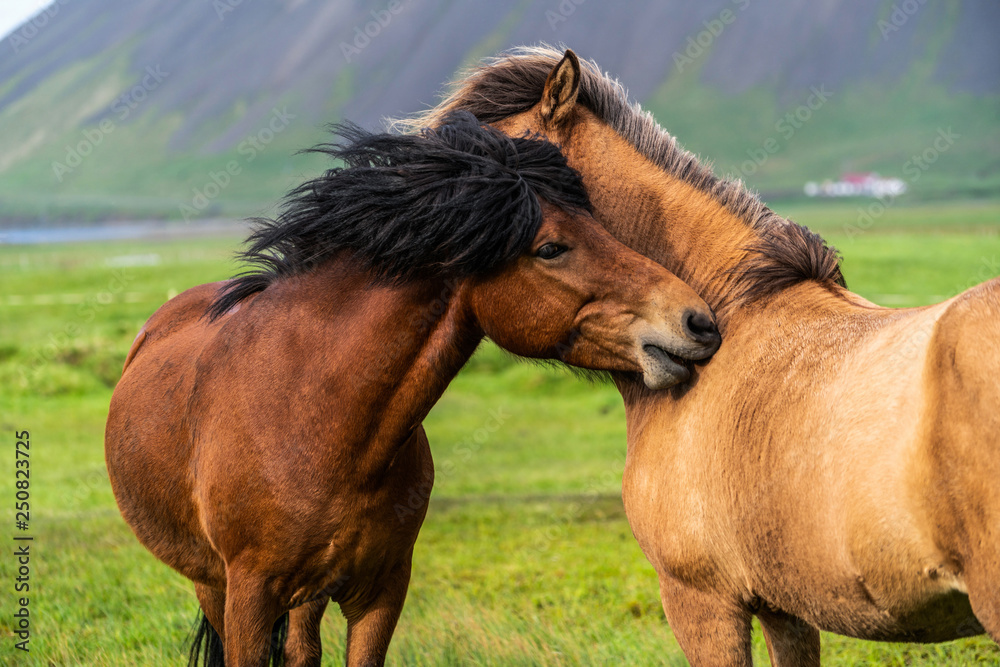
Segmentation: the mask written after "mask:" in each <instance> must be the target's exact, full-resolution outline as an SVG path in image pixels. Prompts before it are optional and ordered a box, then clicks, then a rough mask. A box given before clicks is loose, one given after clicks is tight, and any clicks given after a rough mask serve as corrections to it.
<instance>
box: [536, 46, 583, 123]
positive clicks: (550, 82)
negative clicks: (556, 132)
mask: <svg viewBox="0 0 1000 667" xmlns="http://www.w3.org/2000/svg"><path fill="white" fill-rule="evenodd" d="M579 93H580V59H579V58H577V57H576V54H575V53H573V51H572V50H571V49H566V54H565V55H564V56H563V57H562V60H560V61H559V64H558V65H556V66H555V67H553V68H552V71H551V72H549V78H548V79H546V80H545V89H544V90H543V91H542V102H541V104H542V107H541V113H542V120H543V121H544V123H545V124H546V125H547V126H548V127H552V128H555V127H558V126H559V125H561V124H563V123H564V122H566V120H567V119H568V118H569V115H570V112H571V111H572V110H573V107H574V106H575V105H576V96H577V95H578V94H579Z"/></svg>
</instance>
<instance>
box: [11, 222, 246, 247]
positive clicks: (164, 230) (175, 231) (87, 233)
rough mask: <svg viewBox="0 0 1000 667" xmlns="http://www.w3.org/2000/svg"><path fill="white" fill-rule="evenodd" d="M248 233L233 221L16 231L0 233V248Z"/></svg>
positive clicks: (152, 223) (45, 228) (46, 228)
mask: <svg viewBox="0 0 1000 667" xmlns="http://www.w3.org/2000/svg"><path fill="white" fill-rule="evenodd" d="M245 231H246V228H245V227H244V225H243V223H241V222H233V221H218V222H209V223H199V224H197V225H185V224H181V223H176V224H166V223H158V222H135V223H122V224H113V225H94V226H89V227H35V228H15V229H0V245H34V244H39V243H84V242H88V241H124V240H129V239H159V238H185V237H192V236H210V235H218V236H229V235H233V236H237V235H240V234H243V233H244V232H245Z"/></svg>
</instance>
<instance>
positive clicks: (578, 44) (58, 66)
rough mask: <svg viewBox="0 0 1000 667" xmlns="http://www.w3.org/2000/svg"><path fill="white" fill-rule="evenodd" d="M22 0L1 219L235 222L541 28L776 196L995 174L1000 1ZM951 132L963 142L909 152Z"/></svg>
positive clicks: (11, 47) (1, 123) (9, 49)
mask: <svg viewBox="0 0 1000 667" xmlns="http://www.w3.org/2000/svg"><path fill="white" fill-rule="evenodd" d="M23 4H24V6H25V7H27V8H28V9H27V10H25V11H28V12H29V14H30V11H29V10H30V9H31V8H32V7H33V8H34V10H35V11H37V12H38V13H37V15H34V16H31V17H30V18H29V17H27V16H24V15H18V14H17V13H16V12H15V11H14V9H15V8H16V7H17V5H18V0H5V3H4V9H2V10H0V12H6V13H8V14H9V15H10V16H11V17H12V19H10V20H8V23H7V30H8V31H9V32H8V34H7V35H6V37H5V38H4V39H3V41H2V42H0V219H3V220H6V221H11V220H16V221H21V222H30V223H32V224H36V223H38V222H39V221H46V222H60V221H62V222H78V221H79V220H80V219H81V218H85V219H89V220H95V221H96V220H107V219H133V220H139V219H196V218H218V217H225V216H245V215H247V214H249V213H253V212H256V211H259V210H260V209H262V208H265V207H267V206H269V205H270V204H271V203H273V201H274V200H275V198H277V197H278V196H280V195H281V194H282V193H283V192H284V191H285V190H287V189H288V187H290V186H291V185H293V184H295V183H297V182H299V181H300V180H301V179H302V178H303V176H304V175H307V174H313V173H315V171H316V170H317V169H319V168H321V167H322V166H323V165H322V163H321V162H318V161H317V159H316V158H311V157H303V156H297V157H296V156H294V155H293V153H294V152H295V151H296V150H298V149H300V148H303V147H307V146H311V145H313V144H314V143H317V142H318V141H321V140H323V139H324V134H323V131H322V129H321V126H322V124H323V123H326V122H332V121H337V120H341V119H345V118H347V119H351V120H354V121H356V122H359V123H361V124H362V125H365V126H369V127H376V126H379V125H380V123H381V121H382V119H383V118H384V117H386V116H396V115H401V114H407V113H411V112H414V111H418V110H421V109H423V108H426V107H427V106H428V105H433V104H434V103H435V102H436V101H437V99H438V95H439V93H441V92H442V91H443V90H445V88H446V83H447V82H449V81H451V80H453V79H454V78H455V77H456V74H457V73H458V72H459V71H460V70H461V69H462V68H463V67H465V66H468V65H470V64H473V63H475V62H476V61H478V60H479V59H480V58H482V57H484V56H489V55H492V54H495V53H496V52H498V51H500V50H502V49H504V48H508V47H510V46H514V45H519V44H534V43H537V42H542V41H544V42H548V43H553V44H565V45H567V46H570V47H572V48H573V49H575V50H576V51H577V53H578V54H579V55H581V56H583V57H585V58H591V59H594V60H596V61H597V62H598V63H599V65H600V66H601V67H602V68H603V69H605V70H606V71H608V72H610V73H611V74H613V75H614V76H616V77H618V78H619V79H620V80H621V81H622V82H623V83H624V84H625V85H626V86H627V88H628V89H629V91H630V93H631V94H632V96H633V97H634V98H635V99H636V100H638V101H639V102H641V103H642V104H643V105H644V106H645V107H646V108H647V109H649V110H650V111H652V112H653V114H654V115H655V116H656V118H657V120H658V121H659V122H660V124H661V125H663V126H664V127H665V128H666V129H668V130H669V131H670V132H672V133H673V134H674V135H675V136H677V137H678V138H679V139H680V141H681V143H682V144H683V145H684V146H685V147H686V148H688V149H689V150H692V151H694V152H696V153H698V154H700V155H702V156H703V157H704V158H706V159H708V160H711V161H712V162H713V163H714V164H715V166H716V169H717V171H719V172H721V173H727V174H732V175H735V176H739V177H742V178H743V179H744V180H745V181H746V182H747V183H748V184H749V185H750V186H751V187H753V188H755V189H757V190H759V191H760V192H761V193H762V194H763V195H764V197H765V199H767V200H768V201H769V202H772V203H773V202H778V201H781V200H786V199H796V198H802V197H804V196H805V195H804V186H805V184H806V183H809V182H813V183H815V184H817V185H821V184H823V182H824V181H829V182H830V183H836V182H839V181H842V180H844V179H845V177H846V182H852V181H853V182H856V183H859V184H863V181H864V180H865V179H866V178H868V179H870V178H872V177H876V178H881V179H898V180H900V181H902V190H904V191H905V199H904V200H903V201H904V202H909V201H929V200H941V199H950V198H984V197H992V196H995V195H996V194H997V193H998V191H1000V122H998V117H1000V40H998V39H997V37H996V35H997V29H998V27H1000V3H998V2H996V0H961V1H960V0H951V1H942V2H927V1H926V0H898V1H895V2H888V1H887V2H863V3H859V2H854V1H853V0H819V1H814V0H768V1H762V0H708V1H705V2H677V1H674V2H664V1H662V0H630V1H628V2H615V3H610V2H596V1H594V0H588V1H584V0H549V1H545V2H542V1H539V2H527V1H521V2H491V3H487V2H454V1H447V0H422V1H421V0H392V1H391V2H390V1H389V0H385V1H384V2H379V1H377V0H376V1H374V2H347V1H342V0H338V1H336V2H320V1H318V0H272V1H268V2H262V1H256V2H251V1H249V0H245V1H244V0H185V1H180V2H169V3H167V2H162V1H158V0H105V1H103V2H97V1H96V0H62V1H60V2H56V3H53V4H52V5H47V6H46V5H45V4H44V3H39V2H37V1H34V0H28V1H27V2H24V3H23ZM17 19H25V20H27V22H26V23H23V24H20V25H19V24H18V23H17ZM11 21H13V22H11ZM0 29H2V28H0ZM939 132H945V133H947V132H951V134H950V135H948V136H949V137H951V139H950V140H951V142H952V144H951V145H948V146H947V149H946V150H944V151H941V150H937V151H936V152H937V153H939V155H938V156H937V158H936V159H935V160H934V161H933V163H932V164H930V165H927V166H928V167H930V168H927V169H921V168H920V167H919V165H916V164H911V165H910V166H911V167H913V168H911V169H907V163H908V161H912V159H913V158H914V157H917V158H919V157H920V156H921V155H922V154H923V153H924V151H926V150H927V149H928V148H932V147H933V146H934V141H935V139H936V138H937V137H938V136H939ZM941 145H942V142H939V146H941ZM231 160H234V161H236V162H237V165H238V167H239V169H240V173H239V174H238V175H236V176H235V177H233V178H231V179H229V180H228V181H227V180H226V179H225V178H217V179H215V181H224V182H225V185H220V186H219V187H218V188H216V187H214V186H213V185H210V184H212V183H215V181H213V178H212V174H213V173H214V174H219V173H220V171H222V172H224V171H225V168H226V165H227V164H228V163H229V162H230V161H231ZM217 185H218V184H217ZM206 187H207V192H206ZM861 187H863V185H862V186H861ZM877 187H878V186H877V185H876V188H877ZM889 187H890V192H893V193H898V192H897V191H898V189H899V186H898V185H896V188H897V190H891V187H892V186H891V185H890V186H889ZM899 194H901V193H899ZM212 195H214V196H212ZM185 206H188V207H189V208H187V209H185V208H184V207H185ZM191 209H193V210H191Z"/></svg>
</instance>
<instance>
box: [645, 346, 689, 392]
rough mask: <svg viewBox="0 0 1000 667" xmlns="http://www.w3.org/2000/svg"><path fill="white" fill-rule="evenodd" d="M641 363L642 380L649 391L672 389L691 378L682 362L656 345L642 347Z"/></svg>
mask: <svg viewBox="0 0 1000 667" xmlns="http://www.w3.org/2000/svg"><path fill="white" fill-rule="evenodd" d="M641 363H642V380H643V382H645V384H646V386H647V387H649V388H650V389H666V388H668V387H673V386H674V385H675V384H680V383H681V382H686V381H687V379H688V378H690V377H691V370H690V369H689V368H688V367H687V366H686V365H685V364H684V362H683V360H681V359H680V358H679V357H675V356H674V355H672V354H670V353H669V352H667V351H666V350H664V349H663V348H662V347H659V346H657V345H651V344H646V345H643V346H642V362H641Z"/></svg>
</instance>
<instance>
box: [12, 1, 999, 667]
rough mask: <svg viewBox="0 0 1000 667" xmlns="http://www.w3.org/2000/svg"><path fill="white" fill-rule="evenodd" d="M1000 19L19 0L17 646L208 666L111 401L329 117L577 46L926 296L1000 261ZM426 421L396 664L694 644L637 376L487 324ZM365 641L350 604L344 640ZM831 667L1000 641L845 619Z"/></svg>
mask: <svg viewBox="0 0 1000 667" xmlns="http://www.w3.org/2000/svg"><path fill="white" fill-rule="evenodd" d="M997 35H1000V2H998V1H997V0H940V1H935V2H931V1H928V0H872V1H869V2H857V1H855V0H767V1H765V0H702V1H698V2H694V1H691V2H680V1H678V0H666V1H665V0H658V1H653V0H630V1H619V2H601V1H599V0H538V1H534V2H530V1H512V2H469V1H465V2H460V1H446V0H373V1H372V2H365V3H362V2H353V1H345V0H323V1H321V0H172V1H169V2H168V1H165V0H159V1H156V0H101V1H98V0H60V1H59V2H56V3H52V4H47V3H45V2H39V1H38V0H3V2H2V3H0V36H2V39H0V434H2V435H0V446H4V447H6V448H7V449H8V450H13V445H14V443H13V440H12V439H11V438H12V437H13V436H12V435H11V434H13V433H14V432H19V431H29V432H30V434H31V443H32V449H31V452H32V453H31V466H32V468H31V480H32V482H31V503H32V506H31V525H30V531H28V532H30V534H31V535H32V536H33V537H34V538H35V541H34V542H33V543H32V544H33V545H34V546H32V549H34V551H33V553H34V554H35V555H34V556H33V560H32V572H31V577H32V578H31V587H32V588H31V591H30V596H31V603H30V609H31V614H32V639H31V642H32V643H31V652H30V653H24V652H21V651H18V650H15V649H14V648H13V645H14V640H15V635H14V633H13V631H14V628H13V625H12V624H13V616H12V615H11V614H2V615H0V664H4V665H8V664H10V665H32V666H34V665H39V666H45V667H47V666H49V665H102V666H103V665H176V664H179V663H181V662H182V661H183V657H184V655H185V638H186V637H187V636H188V632H189V630H190V628H191V624H192V622H193V621H194V619H195V617H196V610H197V603H196V601H195V598H194V595H193V591H192V587H191V584H190V582H188V581H187V580H185V579H183V578H182V577H180V576H179V575H177V574H176V573H174V572H173V571H172V570H170V569H168V568H167V567H166V566H164V565H162V564H161V563H160V562H158V561H157V560H156V559H155V558H154V557H153V556H151V555H150V554H149V553H148V552H147V551H146V550H145V549H144V548H143V547H142V546H141V545H140V544H139V543H138V541H137V540H136V539H135V537H134V536H133V535H132V533H131V531H130V530H129V528H128V527H127V526H126V525H125V523H124V522H123V521H122V519H121V517H120V515H119V513H118V509H117V507H116V505H115V501H114V498H113V496H112V493H111V490H110V486H109V483H108V477H107V472H106V470H105V466H104V456H103V430H104V422H105V419H106V417H107V408H108V401H109V400H110V397H111V393H112V390H113V388H114V386H115V384H116V383H117V381H118V378H119V376H120V372H121V367H122V363H123V362H124V359H125V355H126V352H127V351H128V349H129V346H130V344H131V342H132V340H133V338H134V337H135V335H136V333H137V331H138V330H139V328H140V327H141V326H142V324H143V322H145V320H146V319H147V318H148V317H149V316H150V315H151V314H152V313H153V311H155V310H156V309H157V308H158V307H159V306H160V305H162V304H163V302H164V301H166V300H167V299H169V298H171V297H173V296H175V295H176V294H178V293H179V292H180V291H183V290H185V289H187V288H189V287H192V286H194V285H197V284H201V283H206V282H210V281H214V280H222V279H225V278H227V277H229V276H231V275H233V274H234V273H236V272H237V271H238V270H239V267H237V266H236V265H235V264H234V263H233V261H232V259H231V258H232V256H233V253H234V251H235V250H236V249H237V248H238V247H239V244H240V241H241V237H242V235H243V234H244V233H245V226H244V225H243V223H241V219H242V218H244V217H245V216H250V215H257V214H261V213H263V214H265V215H266V214H270V213H273V212H274V211H275V205H276V204H277V203H278V201H279V199H280V197H281V195H282V194H283V193H284V192H286V191H287V190H288V189H289V188H291V187H293V186H295V185H297V184H299V183H301V182H302V181H303V180H305V179H308V178H312V177H314V176H316V175H317V174H318V173H319V172H320V171H321V170H323V169H326V168H328V167H329V166H331V165H329V164H327V163H325V162H324V161H323V160H322V159H321V158H318V157H317V156H313V155H296V154H295V152H296V151H297V150H299V149H302V148H306V147H309V146H312V145H314V144H316V143H319V142H322V141H324V140H326V139H327V136H328V135H327V134H326V131H325V130H324V124H325V123H328V122H333V121H339V120H342V119H351V120H354V121H357V122H359V123H361V124H363V125H366V126H369V127H380V126H381V125H382V123H383V119H384V118H385V117H386V116H398V115H403V114H408V113H412V112H416V111H420V110H422V109H425V108H427V107H428V106H430V105H433V104H434V103H435V102H436V101H437V100H438V99H439V95H440V94H441V93H442V92H444V91H445V90H446V88H447V82H448V81H450V80H453V79H454V78H456V76H458V73H459V72H460V71H461V70H462V69H463V68H464V67H467V66H469V65H472V64H474V63H476V62H477V61H478V60H479V59H480V58H482V57H485V56H490V55H493V54H495V53H497V52H499V51H501V50H503V49H505V48H508V47H511V46H515V45H520V44H533V43H537V42H540V41H544V42H548V43H551V44H563V45H566V46H569V47H572V48H573V49H574V50H576V51H577V53H578V54H579V55H580V56H581V57H584V58H588V59H594V60H596V61H597V63H598V64H599V65H600V67H601V68H603V69H604V70H606V71H608V72H610V73H611V74H612V75H614V76H616V77H618V78H619V79H620V80H621V81H622V83H623V84H624V85H625V86H626V87H627V88H628V89H629V90H630V92H631V95H632V96H633V97H634V98H635V99H636V100H638V101H640V102H641V103H642V104H643V106H645V107H646V108H647V109H649V110H651V111H652V113H653V114H654V115H655V117H656V118H657V120H658V121H659V122H660V124H661V125H663V126H664V127H665V128H667V129H668V130H669V131H670V132H672V133H673V134H674V135H676V136H677V137H678V138H679V140H680V142H681V143H682V144H683V145H684V146H685V147H686V148H688V149H690V150H692V151H694V152H696V153H698V154H700V155H701V156H702V158H703V159H705V160H707V161H710V162H712V163H714V165H715V169H716V171H717V172H719V173H722V174H728V175H731V176H735V177H738V178H742V179H743V180H744V181H745V182H746V183H747V184H748V185H749V186H750V187H751V188H753V189H755V190H758V191H759V192H760V193H762V195H763V197H764V199H765V200H766V201H767V202H768V203H769V204H770V205H771V206H772V208H774V209H775V210H776V211H778V212H779V213H780V214H782V215H785V216H788V217H791V218H793V219H794V220H795V221H797V222H799V223H802V224H806V225H808V226H809V227H810V228H812V229H814V230H816V231H818V232H820V233H822V234H823V236H824V237H825V238H826V239H827V240H828V241H830V242H831V243H832V244H833V245H835V246H837V247H838V248H839V249H840V251H841V252H842V255H843V258H844V262H843V271H844V274H845V276H846V277H847V282H848V285H849V286H850V287H851V289H853V290H854V291H856V292H858V293H860V294H861V295H863V296H864V297H866V298H868V299H870V300H872V301H874V302H876V303H878V304H881V305H885V306H920V305H924V304H929V303H935V302H939V301H941V300H944V299H946V298H948V297H950V296H952V295H954V294H957V293H958V292H960V291H962V290H964V289H966V288H968V287H970V286H972V285H975V284H977V283H980V282H983V281H985V280H988V279H990V278H993V277H995V276H997V275H1000V39H998V38H997ZM425 427H426V429H427V432H428V436H429V438H430V441H431V447H432V449H433V451H434V457H435V463H436V467H437V480H436V483H435V488H434V493H433V496H432V498H431V500H430V511H429V513H428V518H427V520H426V522H425V524H424V527H423V530H422V532H421V534H420V538H419V540H418V542H417V547H416V555H415V560H414V571H413V580H412V583H411V586H410V593H409V596H408V599H407V603H406V607H405V608H404V610H403V615H402V618H401V620H400V624H399V628H398V630H397V632H396V634H395V637H394V639H393V643H392V646H391V649H390V653H389V664H405V665H428V666H437V665H573V666H575V665H607V664H636V665H685V664H686V662H685V660H684V657H683V654H682V653H681V651H680V649H679V647H678V645H677V643H676V641H675V640H674V638H673V636H672V634H671V632H670V628H669V626H668V625H667V624H666V622H665V620H664V618H663V613H662V611H661V609H660V602H659V592H658V585H657V580H656V575H655V573H654V572H653V569H652V567H651V566H650V565H649V563H648V562H647V561H646V560H645V558H644V556H643V554H642V552H641V550H640V549H639V547H638V546H637V544H636V543H635V540H634V539H633V537H632V534H631V531H630V529H629V525H628V522H627V520H626V517H625V514H624V509H623V507H622V503H621V472H622V468H623V465H624V457H625V415H624V410H623V407H622V401H621V397H620V396H619V394H618V392H617V391H616V390H615V388H614V387H613V386H610V385H607V384H588V383H586V382H583V381H581V380H580V379H578V378H576V377H574V376H571V375H569V374H567V373H565V372H563V371H560V370H558V369H552V368H540V367H537V366H533V365H527V364H520V363H515V362H514V361H512V359H511V358H510V357H508V356H505V355H503V354H501V353H500V352H499V351H498V350H497V348H496V347H494V346H492V345H491V344H488V343H487V344H484V345H483V346H481V349H480V351H479V352H478V353H477V354H476V356H475V357H473V359H472V361H471V362H470V363H469V364H468V365H467V367H466V368H465V369H464V370H463V371H462V373H461V374H460V375H459V377H458V378H456V379H455V381H454V382H453V383H452V385H451V387H450V388H449V390H448V391H447V392H446V394H445V396H444V397H443V398H442V399H441V401H440V402H439V403H438V405H437V406H436V407H435V408H434V410H433V411H432V412H431V414H430V415H429V416H428V418H427V420H426V422H425ZM4 443H6V444H4ZM665 455H666V454H665ZM13 462H14V459H13V456H11V457H10V458H9V459H8V464H7V465H2V466H0V499H2V501H0V502H7V501H8V500H9V499H11V498H12V496H13V495H14V490H15V487H14V479H13V470H14V468H13ZM662 483H664V484H670V483H672V480H663V481H662ZM418 501H419V499H418ZM407 502H410V501H409V499H407ZM11 520H13V517H11ZM14 568H15V563H14V559H13V558H11V557H0V581H2V582H13V580H14V578H15V576H17V575H16V574H15V571H14ZM4 585H10V586H11V587H13V584H12V583H9V584H4ZM344 632H345V623H344V620H343V618H342V617H341V616H340V614H339V613H338V612H337V611H336V609H334V608H331V609H330V610H329V611H328V612H327V615H326V618H325V620H324V625H323V642H324V649H325V660H324V664H330V665H334V664H340V663H341V656H342V655H343V653H342V651H343V647H344ZM754 655H755V660H756V664H758V665H765V664H767V651H766V648H765V646H764V642H763V639H762V636H761V634H760V632H759V629H758V630H756V631H755V635H754ZM823 663H824V665H867V664H886V665H907V666H918V665H919V666H925V665H927V666H929V665H945V664H948V665H952V664H954V665H968V664H991V665H997V664H1000V649H998V648H997V646H996V644H994V643H992V642H991V641H989V640H988V639H984V638H973V639H968V640H963V641H959V642H949V643H945V644H939V645H908V644H879V643H873V642H861V641H854V640H848V639H845V638H842V637H837V636H833V635H828V634H824V635H823Z"/></svg>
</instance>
